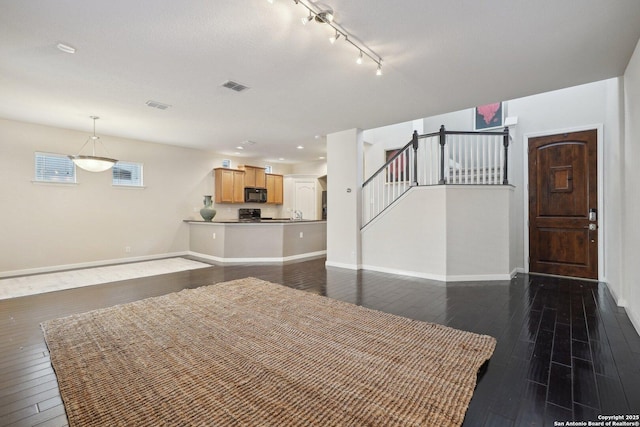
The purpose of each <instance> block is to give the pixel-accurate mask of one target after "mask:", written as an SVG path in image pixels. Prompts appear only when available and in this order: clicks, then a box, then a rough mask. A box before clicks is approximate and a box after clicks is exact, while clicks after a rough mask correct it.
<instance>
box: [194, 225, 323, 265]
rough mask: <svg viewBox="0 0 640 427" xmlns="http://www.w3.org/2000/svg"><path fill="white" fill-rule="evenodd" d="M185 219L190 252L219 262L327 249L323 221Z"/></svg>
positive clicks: (276, 258) (309, 254) (280, 258)
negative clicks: (187, 225) (187, 226)
mask: <svg viewBox="0 0 640 427" xmlns="http://www.w3.org/2000/svg"><path fill="white" fill-rule="evenodd" d="M185 222H187V223H188V224H189V239H190V240H189V250H190V253H191V254H192V255H194V256H198V257H202V258H206V259H210V260H212V261H217V262H221V263H249V262H275V263H282V262H287V261H294V260H301V259H310V258H316V257H320V256H324V255H326V253H327V222H326V221H316V220H288V219H286V220H285V219H283V220H261V221H253V222H242V221H238V220H222V221H218V222H216V221H213V222H206V221H185Z"/></svg>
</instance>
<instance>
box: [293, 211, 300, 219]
mask: <svg viewBox="0 0 640 427" xmlns="http://www.w3.org/2000/svg"><path fill="white" fill-rule="evenodd" d="M291 219H292V220H301V219H302V211H299V210H294V211H293V212H292V213H291Z"/></svg>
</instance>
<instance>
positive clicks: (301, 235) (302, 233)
mask: <svg viewBox="0 0 640 427" xmlns="http://www.w3.org/2000/svg"><path fill="white" fill-rule="evenodd" d="M303 237H304V232H302V231H301V232H300V238H301V239H302V238H303Z"/></svg>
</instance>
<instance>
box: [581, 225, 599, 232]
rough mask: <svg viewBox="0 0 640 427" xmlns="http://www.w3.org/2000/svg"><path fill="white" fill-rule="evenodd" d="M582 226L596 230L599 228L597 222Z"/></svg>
mask: <svg viewBox="0 0 640 427" xmlns="http://www.w3.org/2000/svg"><path fill="white" fill-rule="evenodd" d="M582 228H588V229H589V231H596V230H597V229H598V225H597V224H589V225H585V226H584V227H582Z"/></svg>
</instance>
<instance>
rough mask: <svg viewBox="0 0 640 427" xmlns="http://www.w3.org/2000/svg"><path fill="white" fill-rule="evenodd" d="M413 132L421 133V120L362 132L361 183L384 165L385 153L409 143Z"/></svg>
mask: <svg viewBox="0 0 640 427" xmlns="http://www.w3.org/2000/svg"><path fill="white" fill-rule="evenodd" d="M414 130H416V131H418V133H419V134H422V133H423V123H422V120H412V121H408V122H404V123H398V124H395V125H390V126H383V127H379V128H375V129H367V130H365V131H363V132H362V137H363V139H364V142H365V145H364V167H363V173H364V175H363V177H362V178H363V181H365V180H366V179H367V178H369V177H370V176H371V175H373V174H374V173H375V172H376V171H377V170H378V169H379V168H380V167H381V166H382V165H384V164H385V162H386V161H387V159H386V158H385V151H386V150H395V149H398V148H402V147H404V146H405V145H407V144H408V143H409V142H410V141H411V138H412V135H413V131H414Z"/></svg>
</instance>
